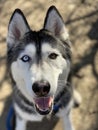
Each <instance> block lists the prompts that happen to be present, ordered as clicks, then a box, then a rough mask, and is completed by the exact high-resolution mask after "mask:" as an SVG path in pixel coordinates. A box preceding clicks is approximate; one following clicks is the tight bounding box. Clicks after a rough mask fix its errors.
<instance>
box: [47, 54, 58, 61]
mask: <svg viewBox="0 0 98 130" xmlns="http://www.w3.org/2000/svg"><path fill="white" fill-rule="evenodd" d="M57 56H58V54H56V53H51V54H50V55H49V58H50V59H53V60H55V59H56V58H57Z"/></svg>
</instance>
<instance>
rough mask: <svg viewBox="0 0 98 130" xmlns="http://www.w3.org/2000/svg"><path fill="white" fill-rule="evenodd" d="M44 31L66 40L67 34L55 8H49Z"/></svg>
mask: <svg viewBox="0 0 98 130" xmlns="http://www.w3.org/2000/svg"><path fill="white" fill-rule="evenodd" d="M44 29H46V30H48V31H50V32H52V33H53V34H54V35H55V36H58V37H61V38H63V39H64V40H66V39H68V32H67V29H66V28H65V24H64V21H63V19H62V17H61V15H60V14H59V12H58V10H57V9H56V7H55V6H51V7H50V8H49V9H48V11H47V14H46V18H45V22H44Z"/></svg>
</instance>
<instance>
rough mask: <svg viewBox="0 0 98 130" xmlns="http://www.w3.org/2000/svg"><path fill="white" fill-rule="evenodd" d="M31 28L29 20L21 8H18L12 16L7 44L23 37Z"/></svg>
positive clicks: (9, 44) (11, 43)
mask: <svg viewBox="0 0 98 130" xmlns="http://www.w3.org/2000/svg"><path fill="white" fill-rule="evenodd" d="M29 30H30V28H29V25H28V23H27V20H26V18H25V16H24V14H23V13H22V11H21V10H20V9H16V10H15V11H14V13H13V14H12V16H11V19H10V22H9V26H8V36H7V44H8V47H10V46H12V45H13V44H15V43H16V42H17V41H18V40H19V39H21V38H22V37H23V36H24V34H25V33H26V32H28V31H29Z"/></svg>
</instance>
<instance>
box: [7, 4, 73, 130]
mask: <svg viewBox="0 0 98 130" xmlns="http://www.w3.org/2000/svg"><path fill="white" fill-rule="evenodd" d="M7 62H8V69H9V71H10V75H11V79H12V82H13V107H14V110H15V117H16V118H15V124H16V125H15V130H26V124H27V121H41V120H42V119H43V117H45V116H46V117H47V116H52V115H55V116H59V117H61V118H62V119H63V123H64V130H73V129H74V128H73V125H72V123H71V118H70V114H71V109H72V107H73V106H74V97H73V87H72V85H71V84H70V81H69V77H70V71H71V42H70V40H69V34H68V31H67V29H66V27H65V24H64V21H63V19H62V17H61V15H60V14H59V12H58V10H57V8H56V7H55V6H51V7H50V8H49V9H48V11H47V14H46V18H45V22H44V26H43V28H42V29H41V30H39V31H32V30H31V28H30V26H29V25H28V22H27V20H26V18H25V16H24V14H23V12H22V11H21V10H20V9H16V10H15V11H14V12H13V14H12V16H11V19H10V22H9V26H8V35H7ZM52 117H53V116H52Z"/></svg>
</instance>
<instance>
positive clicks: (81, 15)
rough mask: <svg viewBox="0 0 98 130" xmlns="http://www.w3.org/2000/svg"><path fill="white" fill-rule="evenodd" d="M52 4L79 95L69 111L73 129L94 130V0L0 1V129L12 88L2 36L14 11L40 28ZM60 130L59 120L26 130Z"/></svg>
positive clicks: (97, 18)
mask: <svg viewBox="0 0 98 130" xmlns="http://www.w3.org/2000/svg"><path fill="white" fill-rule="evenodd" d="M50 5H55V6H56V7H57V8H58V9H59V11H60V13H61V14H62V16H63V18H64V21H65V24H66V27H67V28H68V30H69V33H70V39H71V41H72V51H73V54H72V56H73V58H72V62H73V65H72V70H73V76H72V81H73V84H74V86H75V87H76V89H77V90H78V91H79V92H80V94H81V96H82V103H81V106H80V107H79V108H77V109H73V111H72V120H73V124H74V126H75V130H98V0H16V1H15V0H0V130H6V128H5V126H6V124H5V122H6V115H7V112H8V109H9V106H10V104H11V94H12V88H11V84H10V80H9V77H8V74H7V71H6V35H7V26H8V21H9V19H10V16H11V14H12V12H13V11H14V9H16V8H20V9H21V10H23V12H24V14H25V16H26V17H27V19H28V22H29V24H30V26H31V28H32V29H33V30H38V29H40V28H41V27H42V26H43V21H44V17H45V14H46V11H47V9H48V7H49V6H50ZM35 129H37V130H46V129H47V130H62V123H61V120H58V119H57V118H54V119H46V120H45V119H44V120H43V122H42V124H40V123H33V124H31V123H29V124H28V130H35Z"/></svg>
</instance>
